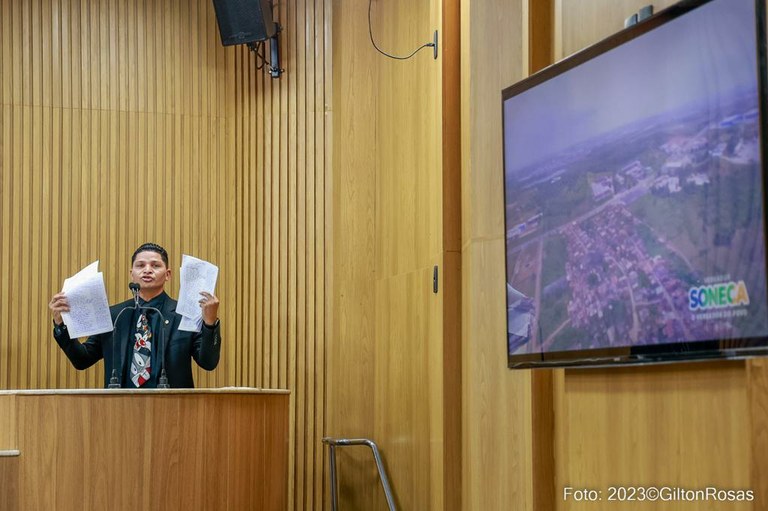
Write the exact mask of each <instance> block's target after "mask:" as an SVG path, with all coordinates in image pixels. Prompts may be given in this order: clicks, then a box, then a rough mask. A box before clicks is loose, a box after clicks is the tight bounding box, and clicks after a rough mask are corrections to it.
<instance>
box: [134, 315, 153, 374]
mask: <svg viewBox="0 0 768 511" xmlns="http://www.w3.org/2000/svg"><path fill="white" fill-rule="evenodd" d="M151 354H152V330H150V328H149V321H148V320H147V315H146V313H144V312H142V313H141V315H140V316H139V321H137V322H136V339H135V341H134V343H133V359H132V360H131V381H132V382H133V384H134V385H136V386H137V387H141V386H142V385H144V384H145V383H146V382H147V381H148V380H149V375H150V374H151V373H152V368H151V367H150V355H151Z"/></svg>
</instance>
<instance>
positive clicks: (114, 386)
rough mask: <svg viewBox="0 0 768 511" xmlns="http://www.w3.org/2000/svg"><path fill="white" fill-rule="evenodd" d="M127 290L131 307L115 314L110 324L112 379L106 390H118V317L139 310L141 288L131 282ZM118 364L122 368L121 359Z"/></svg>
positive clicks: (129, 332)
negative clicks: (131, 301)
mask: <svg viewBox="0 0 768 511" xmlns="http://www.w3.org/2000/svg"><path fill="white" fill-rule="evenodd" d="M128 289H130V290H131V293H133V304H134V305H133V307H126V308H125V309H123V310H121V311H120V312H118V313H117V317H116V318H115V322H114V323H112V377H111V378H110V379H109V385H108V386H107V388H110V389H119V388H120V378H119V377H118V375H117V367H118V364H117V343H116V342H115V329H116V328H117V321H118V320H119V319H120V316H122V315H123V312H125V311H127V310H136V309H138V308H139V289H141V286H139V285H138V284H136V283H135V282H131V283H130V284H128ZM128 335H131V331H130V329H129V330H128ZM120 358H121V360H120V362H121V363H120V364H119V366H120V367H121V368H122V365H123V364H122V357H120Z"/></svg>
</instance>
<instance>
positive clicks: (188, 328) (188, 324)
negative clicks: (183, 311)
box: [179, 313, 203, 332]
mask: <svg viewBox="0 0 768 511" xmlns="http://www.w3.org/2000/svg"><path fill="white" fill-rule="evenodd" d="M202 328H203V314H202V313H200V314H199V315H198V316H197V317H196V318H188V317H186V316H183V315H182V316H181V321H180V322H179V330H183V331H185V332H199V331H200V330H201V329H202Z"/></svg>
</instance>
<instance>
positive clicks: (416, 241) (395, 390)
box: [328, 0, 461, 509]
mask: <svg viewBox="0 0 768 511" xmlns="http://www.w3.org/2000/svg"><path fill="white" fill-rule="evenodd" d="M449 9H453V10H452V11H450V12H451V16H453V18H450V17H449V16H448V14H446V13H447V12H448V10H449ZM457 14H458V3H456V2H441V1H432V2H421V3H418V2H417V3H413V2H407V1H395V2H373V3H372V7H371V21H372V26H371V29H372V31H373V35H374V38H375V40H376V42H377V44H378V45H379V46H380V47H381V48H382V49H383V50H384V51H387V52H389V53H391V54H395V55H407V54H408V53H410V52H411V51H412V50H413V49H415V48H417V47H418V46H419V45H421V44H423V43H425V42H428V41H431V39H432V33H433V32H434V31H435V30H439V31H443V30H445V31H446V32H448V33H449V34H450V35H441V39H440V40H441V42H442V41H446V40H447V41H449V42H448V43H447V44H450V45H452V47H451V48H450V50H447V53H440V57H439V58H438V59H437V60H435V59H433V58H432V51H431V49H427V50H426V51H422V52H421V53H418V54H416V55H415V56H414V57H413V58H411V59H409V60H392V59H389V58H387V57H385V56H383V55H381V54H379V53H377V52H376V50H375V49H374V48H373V46H372V45H371V42H370V38H369V37H370V36H369V32H368V28H369V27H368V3H367V2H353V1H347V0H337V1H336V2H335V4H334V25H333V34H334V52H333V58H334V64H333V69H334V107H335V111H334V148H333V158H334V189H333V206H334V231H333V247H334V248H333V257H334V272H333V284H334V287H333V310H334V312H335V314H334V323H333V331H334V343H333V345H331V346H330V350H329V353H328V356H329V359H328V375H329V382H328V389H329V393H328V403H329V405H328V433H329V435H331V436H335V437H365V438H371V439H372V440H374V441H376V442H377V443H378V444H379V446H380V448H381V449H382V453H383V456H384V458H385V460H386V462H387V466H388V468H389V471H390V474H389V475H390V480H391V482H392V487H393V491H394V493H395V499H396V501H397V503H398V505H399V507H401V508H403V509H445V508H451V509H454V508H456V507H457V506H459V505H460V502H459V501H458V498H459V497H458V496H459V495H460V488H458V486H460V484H459V483H458V481H460V472H459V469H458V467H459V466H460V465H459V457H460V453H459V448H460V447H459V446H460V441H461V440H460V436H459V435H460V430H459V426H460V425H459V417H460V416H459V410H460V408H459V407H460V406H461V404H460V399H459V398H458V397H457V396H456V395H457V394H458V393H459V385H460V377H459V375H457V374H456V368H457V367H459V364H460V358H459V355H458V354H457V353H456V352H457V351H458V350H457V346H458V342H459V340H458V334H457V332H455V331H453V332H451V335H452V336H453V337H450V338H449V337H447V336H446V334H445V332H444V330H443V328H444V326H445V325H446V324H447V325H448V326H449V327H450V326H454V327H457V326H458V322H457V321H456V320H455V315H456V312H455V311H456V310H457V309H458V297H457V295H458V293H457V291H458V288H459V284H458V274H459V264H458V261H457V257H456V252H457V251H458V250H459V247H460V237H459V229H458V225H457V223H458V218H459V215H460V209H456V210H451V211H448V209H449V207H453V206H454V205H455V203H454V204H452V205H451V206H447V205H446V204H450V201H446V197H453V198H457V197H458V190H459V183H458V172H457V170H456V169H458V167H459V162H458V158H459V155H460V152H459V148H458V147H457V145H458V140H457V139H458V124H459V121H460V119H459V116H458V107H459V105H458V99H457V98H458V67H457V66H458V41H459V39H458V16H457ZM440 51H441V52H442V51H443V50H442V46H441V48H440ZM446 54H447V55H450V59H452V60H450V61H449V62H446V60H445V59H446V58H447V57H445V55H446ZM446 83H449V84H450V85H446ZM448 90H449V91H450V93H448V92H447V91H448ZM446 114H447V115H446ZM451 123H453V124H451ZM451 136H453V137H454V138H451ZM446 139H447V140H448V142H446ZM446 144H453V145H452V146H446ZM447 162H448V163H447ZM451 165H452V167H451ZM448 168H452V169H453V172H451V171H450V170H446V169H448ZM446 182H447V183H448V184H446ZM448 189H449V190H448ZM451 194H453V195H451ZM456 202H458V201H456ZM449 215H450V217H451V218H452V219H453V222H454V223H453V224H452V225H451V224H449V225H446V223H445V222H446V220H445V219H446V218H447V217H448V216H449ZM451 251H453V252H451ZM434 265H438V266H439V267H440V272H441V273H440V290H439V292H438V293H437V294H435V293H433V291H432V268H433V266H434ZM446 267H448V268H450V271H445V270H446ZM444 279H447V280H444ZM450 279H454V280H453V281H451V280H450ZM447 282H450V283H451V285H453V287H452V288H451V287H450V285H449V284H447ZM446 289H452V291H451V292H452V293H453V294H452V296H451V297H450V298H448V297H447V295H445V293H446ZM449 308H450V310H451V311H452V312H451V314H452V315H449V316H448V318H449V319H446V316H445V315H446V314H448V313H447V312H446V311H447V310H448V309H449ZM446 346H448V349H449V350H452V351H449V352H448V353H447V352H446V349H447V348H446ZM447 368H454V372H452V373H446V369H447ZM447 392H451V394H450V395H447V394H446V393H447ZM452 407H455V408H452ZM449 445H450V447H449ZM450 449H452V450H450ZM338 452H339V477H340V498H341V506H340V507H343V508H350V509H384V508H386V503H385V500H384V495H383V492H382V491H381V489H380V486H379V483H378V480H377V477H376V472H375V466H374V464H373V460H372V459H371V457H370V452H369V451H366V450H365V449H340V450H339V451H338ZM448 452H450V456H449V455H448V454H447V453H448Z"/></svg>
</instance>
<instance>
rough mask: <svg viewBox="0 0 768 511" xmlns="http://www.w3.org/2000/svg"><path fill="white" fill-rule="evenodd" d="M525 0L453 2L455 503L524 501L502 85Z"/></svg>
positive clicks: (522, 394)
mask: <svg viewBox="0 0 768 511" xmlns="http://www.w3.org/2000/svg"><path fill="white" fill-rule="evenodd" d="M527 12H528V5H527V2H501V1H498V2H462V3H461V119H462V124H461V125H462V129H461V151H462V154H461V158H462V162H461V193H462V195H461V207H462V217H461V226H462V251H461V265H462V320H461V321H462V439H463V446H462V476H463V479H462V509H466V510H478V511H479V510H487V509H488V510H490V509H523V510H525V509H532V503H533V497H532V491H533V490H532V488H533V485H534V481H532V475H533V473H532V461H531V455H532V454H531V453H532V448H531V445H532V431H531V375H530V373H529V372H521V371H517V372H513V371H510V370H509V369H507V367H506V358H505V355H504V353H505V352H504V340H505V339H506V335H505V331H506V321H505V318H506V315H505V311H504V292H505V291H504V262H503V261H504V218H503V214H502V213H503V210H504V209H503V200H504V198H503V185H502V183H503V181H502V180H503V174H502V146H501V142H502V136H501V114H500V103H501V90H502V89H503V88H504V87H507V86H509V85H511V84H513V83H514V82H516V81H518V80H519V79H521V78H522V77H523V76H524V74H525V72H526V71H527V69H528V53H527V41H528V38H527V33H528V29H527V27H526V25H525V20H526V16H527Z"/></svg>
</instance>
